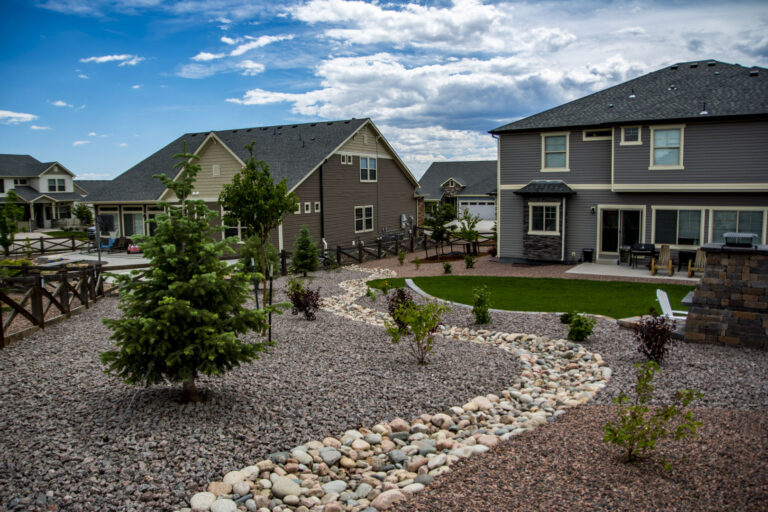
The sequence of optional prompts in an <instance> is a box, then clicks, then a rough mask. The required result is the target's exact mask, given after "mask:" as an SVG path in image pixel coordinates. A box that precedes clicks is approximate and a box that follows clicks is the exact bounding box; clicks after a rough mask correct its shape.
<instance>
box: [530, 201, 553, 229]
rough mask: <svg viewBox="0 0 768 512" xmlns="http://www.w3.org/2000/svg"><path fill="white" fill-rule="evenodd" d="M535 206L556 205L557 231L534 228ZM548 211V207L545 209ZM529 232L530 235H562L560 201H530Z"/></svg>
mask: <svg viewBox="0 0 768 512" xmlns="http://www.w3.org/2000/svg"><path fill="white" fill-rule="evenodd" d="M534 206H543V207H545V208H546V207H547V206H554V207H555V225H556V226H557V228H556V230H555V231H546V230H540V231H539V230H534V229H533V207H534ZM544 212H546V209H545V210H544ZM543 225H544V223H542V226H543ZM528 234H529V235H544V236H560V203H559V202H556V203H553V202H545V203H533V202H531V203H528Z"/></svg>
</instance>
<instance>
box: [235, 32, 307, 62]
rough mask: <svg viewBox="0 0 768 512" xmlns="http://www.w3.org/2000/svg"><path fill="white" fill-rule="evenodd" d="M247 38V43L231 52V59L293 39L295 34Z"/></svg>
mask: <svg viewBox="0 0 768 512" xmlns="http://www.w3.org/2000/svg"><path fill="white" fill-rule="evenodd" d="M245 38H246V39H248V40H249V41H248V42H247V43H243V44H241V45H238V46H237V48H235V49H234V50H232V51H231V52H229V55H230V56H231V57H238V56H240V55H242V54H244V53H246V52H249V51H251V50H253V49H255V48H262V47H264V46H267V45H268V44H272V43H276V42H278V41H285V40H289V39H293V34H286V35H280V36H259V37H251V36H245Z"/></svg>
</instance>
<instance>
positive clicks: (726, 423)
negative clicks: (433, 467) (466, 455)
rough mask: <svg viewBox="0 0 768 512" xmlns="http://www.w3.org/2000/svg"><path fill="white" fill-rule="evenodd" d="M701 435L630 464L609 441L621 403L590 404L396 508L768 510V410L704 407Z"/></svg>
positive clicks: (459, 468)
mask: <svg viewBox="0 0 768 512" xmlns="http://www.w3.org/2000/svg"><path fill="white" fill-rule="evenodd" d="M695 415H696V417H697V418H698V419H700V420H701V421H702V422H703V423H704V426H703V427H702V428H701V429H700V430H699V433H700V436H699V437H697V438H696V439H686V440H683V441H680V442H677V443H675V442H667V441H665V442H663V443H660V444H659V447H658V449H657V452H656V455H657V458H658V459H659V460H660V459H661V458H664V459H666V460H667V461H669V462H671V463H672V469H671V470H669V471H665V470H664V469H663V467H662V465H661V463H659V462H653V461H648V460H646V461H642V462H639V463H635V464H626V463H624V462H622V461H621V460H620V453H621V450H620V448H619V447H617V446H615V445H609V444H607V443H604V442H603V441H602V426H603V425H604V424H605V423H607V422H608V421H610V420H612V419H613V418H614V414H613V410H612V407H609V406H602V405H585V406H581V407H579V408H577V409H574V410H571V411H569V412H568V413H567V414H565V415H564V416H562V417H561V418H559V419H558V420H557V421H555V422H552V423H548V424H547V425H546V426H543V427H539V428H537V429H536V430H534V431H531V432H526V433H524V434H522V435H520V436H518V437H516V438H513V439H512V440H511V441H510V442H508V443H502V444H500V445H499V446H498V447H496V448H495V449H493V450H491V451H489V452H488V453H485V454H483V455H482V456H478V457H473V458H471V459H465V460H462V461H459V462H458V463H457V464H456V465H454V466H453V467H452V469H453V470H452V471H451V472H450V473H448V474H447V475H445V476H443V477H440V478H439V479H437V480H436V481H435V482H434V483H433V484H432V485H430V486H429V487H428V488H427V489H426V490H424V491H423V492H421V493H419V494H418V495H416V496H415V497H413V498H411V499H410V500H408V501H407V502H405V503H404V504H403V505H401V506H398V507H397V508H395V509H390V510H393V511H394V512H432V511H441V512H442V511H447V510H456V511H458V510H461V511H463V512H473V511H477V512H494V511H499V512H501V511H504V512H508V511H517V510H521V511H523V510H525V511H527V510H579V511H581V510H610V511H621V510H626V511H633V512H634V511H643V510H668V511H673V510H674V511H727V510H733V511H736V510H738V511H758V510H760V511H763V510H768V414H766V413H765V412H764V411H762V412H757V411H750V412H743V411H732V410H729V411H726V410H718V409H700V410H696V411H695Z"/></svg>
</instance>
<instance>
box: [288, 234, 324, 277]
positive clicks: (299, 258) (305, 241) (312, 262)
mask: <svg viewBox="0 0 768 512" xmlns="http://www.w3.org/2000/svg"><path fill="white" fill-rule="evenodd" d="M317 265H318V257H317V247H315V242H313V241H312V237H311V236H310V234H309V229H307V226H302V228H301V229H300V230H299V234H298V236H297V237H296V243H295V244H294V246H293V255H291V272H293V273H294V274H298V273H299V272H301V273H302V274H303V275H304V277H307V272H313V271H315V270H317Z"/></svg>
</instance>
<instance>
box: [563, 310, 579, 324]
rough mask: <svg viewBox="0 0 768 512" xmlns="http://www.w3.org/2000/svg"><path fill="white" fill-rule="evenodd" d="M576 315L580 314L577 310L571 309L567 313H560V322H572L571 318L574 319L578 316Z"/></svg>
mask: <svg viewBox="0 0 768 512" xmlns="http://www.w3.org/2000/svg"><path fill="white" fill-rule="evenodd" d="M576 315H578V313H577V312H576V311H569V312H567V313H563V314H562V315H560V323H561V324H565V325H568V324H570V323H571V320H573V319H574V317H576Z"/></svg>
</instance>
